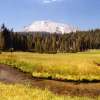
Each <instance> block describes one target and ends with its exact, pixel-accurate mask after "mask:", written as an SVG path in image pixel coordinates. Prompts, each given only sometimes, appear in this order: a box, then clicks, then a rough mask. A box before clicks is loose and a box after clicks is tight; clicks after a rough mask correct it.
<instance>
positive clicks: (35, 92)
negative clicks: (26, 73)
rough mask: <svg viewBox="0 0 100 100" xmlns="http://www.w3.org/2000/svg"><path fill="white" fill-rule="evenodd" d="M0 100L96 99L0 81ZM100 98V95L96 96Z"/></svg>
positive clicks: (98, 99) (99, 99)
mask: <svg viewBox="0 0 100 100" xmlns="http://www.w3.org/2000/svg"><path fill="white" fill-rule="evenodd" d="M0 100H94V99H92V98H88V97H71V96H58V95H55V94H53V93H51V92H49V91H48V90H47V89H45V90H40V89H37V88H32V87H30V86H24V85H18V84H17V85H7V84H6V85H5V84H2V83H0ZM95 100H100V97H97V98H95Z"/></svg>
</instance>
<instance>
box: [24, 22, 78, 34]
mask: <svg viewBox="0 0 100 100" xmlns="http://www.w3.org/2000/svg"><path fill="white" fill-rule="evenodd" d="M77 30H78V28H75V27H73V26H71V25H67V24H62V23H57V22H53V21H35V22H33V23H32V24H31V25H29V26H26V27H24V31H25V32H49V33H62V34H64V33H70V32H76V31H77Z"/></svg>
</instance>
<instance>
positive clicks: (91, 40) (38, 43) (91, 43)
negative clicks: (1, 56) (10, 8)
mask: <svg viewBox="0 0 100 100" xmlns="http://www.w3.org/2000/svg"><path fill="white" fill-rule="evenodd" d="M0 49H1V50H3V51H9V50H11V49H13V50H14V51H30V52H39V53H57V52H64V53H66V52H79V51H86V50H88V49H100V30H99V29H96V30H90V31H77V32H75V33H70V34H56V33H53V34H49V33H45V32H42V33H40V32H34V33H32V32H29V33H26V32H13V30H9V29H7V28H6V27H5V25H2V27H1V29H0Z"/></svg>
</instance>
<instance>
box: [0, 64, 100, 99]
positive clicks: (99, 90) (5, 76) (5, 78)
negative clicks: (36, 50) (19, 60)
mask: <svg viewBox="0 0 100 100" xmlns="http://www.w3.org/2000/svg"><path fill="white" fill-rule="evenodd" d="M0 82H4V83H5V84H25V85H27V84H30V85H31V86H32V87H33V88H34V87H35V88H40V89H45V88H47V89H48V90H50V91H51V92H53V93H56V94H58V95H69V96H90V97H95V96H100V82H93V83H90V82H89V83H82V82H81V83H79V82H62V81H57V80H49V79H39V78H34V77H32V75H31V74H30V73H25V72H22V71H21V70H19V69H17V68H15V67H11V66H8V65H2V64H1V65H0Z"/></svg>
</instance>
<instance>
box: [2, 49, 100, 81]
mask: <svg viewBox="0 0 100 100" xmlns="http://www.w3.org/2000/svg"><path fill="white" fill-rule="evenodd" d="M0 63H1V64H8V65H12V66H15V67H17V68H19V69H21V70H22V71H24V72H30V73H31V74H32V75H33V76H35V77H44V78H52V79H61V80H65V79H67V80H80V81H81V80H84V79H85V80H89V81H92V80H100V50H92V51H87V52H82V53H80V52H79V53H58V54H38V53H29V52H13V53H12V54H11V53H8V52H6V53H5V52H3V53H2V54H0Z"/></svg>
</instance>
